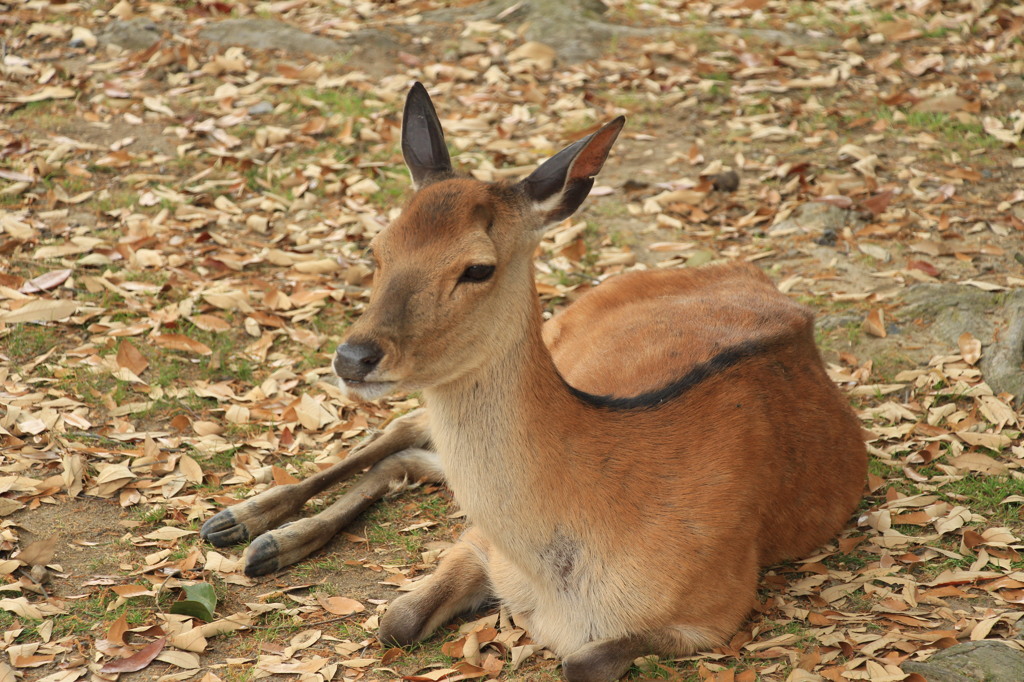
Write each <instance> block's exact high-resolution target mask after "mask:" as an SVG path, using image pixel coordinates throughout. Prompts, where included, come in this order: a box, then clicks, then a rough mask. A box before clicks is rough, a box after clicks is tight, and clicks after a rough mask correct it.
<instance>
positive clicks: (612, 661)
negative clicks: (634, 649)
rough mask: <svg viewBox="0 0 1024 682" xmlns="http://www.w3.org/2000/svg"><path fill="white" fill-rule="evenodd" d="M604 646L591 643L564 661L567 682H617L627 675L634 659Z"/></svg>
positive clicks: (600, 643)
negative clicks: (616, 681)
mask: <svg viewBox="0 0 1024 682" xmlns="http://www.w3.org/2000/svg"><path fill="white" fill-rule="evenodd" d="M604 644H605V642H591V643H590V644H588V645H586V646H584V647H583V648H582V649H580V650H579V651H574V652H573V653H571V654H569V655H568V656H566V657H565V658H563V659H562V674H563V675H564V676H565V679H566V680H567V682H615V680H618V679H619V678H620V677H622V676H623V675H625V674H626V671H627V670H629V668H630V666H631V665H633V658H634V657H633V656H632V655H630V654H624V653H623V652H621V651H616V650H615V649H614V648H612V647H610V646H603V645H604Z"/></svg>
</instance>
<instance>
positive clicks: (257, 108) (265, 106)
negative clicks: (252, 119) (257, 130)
mask: <svg viewBox="0 0 1024 682" xmlns="http://www.w3.org/2000/svg"><path fill="white" fill-rule="evenodd" d="M273 111H274V105H273V104H271V103H270V102H256V104H253V105H252V106H251V107H249V115H250V116H262V115H263V114H270V113H273Z"/></svg>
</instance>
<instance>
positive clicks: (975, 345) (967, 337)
mask: <svg viewBox="0 0 1024 682" xmlns="http://www.w3.org/2000/svg"><path fill="white" fill-rule="evenodd" d="M957 344H958V345H959V346H960V354H961V355H963V356H964V362H966V363H967V364H968V365H974V364H975V363H977V362H978V360H980V359H981V341H979V340H978V339H976V338H974V336H973V335H972V334H971V333H970V332H964V333H963V334H961V335H960V338H959V339H957Z"/></svg>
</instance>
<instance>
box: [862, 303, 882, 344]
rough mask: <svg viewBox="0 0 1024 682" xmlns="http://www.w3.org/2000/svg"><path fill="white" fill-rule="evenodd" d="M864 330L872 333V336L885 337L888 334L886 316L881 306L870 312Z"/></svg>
mask: <svg viewBox="0 0 1024 682" xmlns="http://www.w3.org/2000/svg"><path fill="white" fill-rule="evenodd" d="M864 331H866V332H867V333H868V334H871V336H878V337H880V338H883V339H884V338H885V337H886V336H888V333H887V332H886V331H885V318H884V316H883V314H882V309H881V308H875V309H873V310H872V311H871V312H870V313H868V316H867V318H865V319H864Z"/></svg>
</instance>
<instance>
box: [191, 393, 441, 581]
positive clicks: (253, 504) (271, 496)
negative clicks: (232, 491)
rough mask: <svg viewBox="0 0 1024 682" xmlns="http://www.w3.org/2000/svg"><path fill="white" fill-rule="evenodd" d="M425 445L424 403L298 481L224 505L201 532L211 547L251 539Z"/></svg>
mask: <svg viewBox="0 0 1024 682" xmlns="http://www.w3.org/2000/svg"><path fill="white" fill-rule="evenodd" d="M429 447H430V433H429V431H428V430H427V414H426V412H425V411H424V410H422V409H421V410H416V411H414V412H410V413H409V414H407V415H405V416H403V417H400V418H398V419H396V420H395V421H393V422H391V424H390V425H388V427H387V428H386V429H385V430H384V431H382V432H381V433H379V434H376V435H375V436H373V437H371V438H369V439H367V440H366V441H363V442H362V443H360V444H359V445H358V446H356V447H355V448H353V449H352V451H351V452H350V453H349V455H348V457H346V458H345V459H344V460H342V461H341V462H338V463H337V464H335V465H333V466H331V467H329V468H327V469H324V470H323V471H321V472H319V473H317V474H314V475H313V476H310V477H309V478H307V479H305V480H303V481H301V482H299V483H294V484H288V485H278V486H274V487H273V488H269V489H268V490H265V491H263V492H262V493H260V494H259V495H256V496H254V497H251V498H249V499H248V500H245V501H244V502H239V503H238V504H236V505H234V506H232V507H229V508H227V509H224V510H222V511H221V512H219V513H218V514H216V515H215V516H213V517H211V518H210V519H208V520H207V521H206V523H204V524H203V528H202V530H201V531H200V535H201V536H202V537H203V539H204V540H206V541H208V542H209V543H210V544H212V545H214V546H215V547H227V546H230V545H234V544H237V543H239V542H245V541H247V540H251V539H252V538H255V537H256V536H258V535H259V534H261V533H263V532H265V531H267V530H269V529H271V528H276V527H277V526H279V525H280V524H281V523H282V522H284V521H286V520H287V519H289V518H291V517H293V516H295V514H297V513H298V511H299V510H300V509H302V505H304V504H305V503H306V501H307V500H309V499H310V498H311V497H313V496H314V495H317V494H319V493H321V492H323V491H324V490H326V489H327V488H329V487H331V486H333V485H335V484H336V483H339V482H340V481H343V480H345V479H347V478H349V477H350V476H352V475H353V474H355V473H357V472H359V471H362V470H363V469H365V468H366V467H369V466H373V465H374V464H376V463H377V462H379V461H381V460H382V459H384V458H385V457H387V456H388V455H391V454H394V453H396V452H399V451H401V450H406V449H408V448H429ZM282 565H284V564H282Z"/></svg>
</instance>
